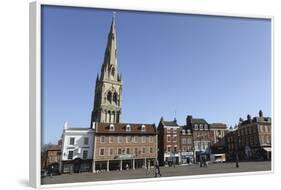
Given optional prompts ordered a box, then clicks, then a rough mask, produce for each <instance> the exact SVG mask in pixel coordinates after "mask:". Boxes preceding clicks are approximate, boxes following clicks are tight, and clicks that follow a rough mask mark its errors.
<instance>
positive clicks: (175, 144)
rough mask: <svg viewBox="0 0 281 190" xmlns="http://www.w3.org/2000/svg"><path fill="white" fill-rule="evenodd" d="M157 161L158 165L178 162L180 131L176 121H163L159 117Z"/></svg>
mask: <svg viewBox="0 0 281 190" xmlns="http://www.w3.org/2000/svg"><path fill="white" fill-rule="evenodd" d="M157 130H158V149H159V150H158V160H159V164H160V165H165V164H171V163H172V162H174V163H176V164H178V163H179V162H180V149H181V138H180V136H181V129H180V126H179V125H178V124H177V120H176V119H174V120H173V121H164V118H163V117H161V119H160V122H159V125H158V128H157Z"/></svg>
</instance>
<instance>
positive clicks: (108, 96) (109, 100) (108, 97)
mask: <svg viewBox="0 0 281 190" xmlns="http://www.w3.org/2000/svg"><path fill="white" fill-rule="evenodd" d="M107 101H108V102H109V103H111V101H112V93H111V91H108V93H107Z"/></svg>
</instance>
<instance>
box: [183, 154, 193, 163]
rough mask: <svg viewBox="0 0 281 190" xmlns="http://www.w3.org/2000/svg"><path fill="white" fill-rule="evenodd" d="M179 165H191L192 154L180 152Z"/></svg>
mask: <svg viewBox="0 0 281 190" xmlns="http://www.w3.org/2000/svg"><path fill="white" fill-rule="evenodd" d="M181 163H182V164H192V163H193V152H182V153H181Z"/></svg>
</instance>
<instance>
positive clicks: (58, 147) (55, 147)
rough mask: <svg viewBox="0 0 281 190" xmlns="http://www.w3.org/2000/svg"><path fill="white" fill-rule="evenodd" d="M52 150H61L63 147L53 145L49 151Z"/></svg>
mask: <svg viewBox="0 0 281 190" xmlns="http://www.w3.org/2000/svg"><path fill="white" fill-rule="evenodd" d="M50 150H61V145H52V146H51V147H50V148H48V151H50Z"/></svg>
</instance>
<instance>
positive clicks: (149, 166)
mask: <svg viewBox="0 0 281 190" xmlns="http://www.w3.org/2000/svg"><path fill="white" fill-rule="evenodd" d="M150 173H151V163H150V161H147V165H146V173H145V174H146V175H148V174H150Z"/></svg>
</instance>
